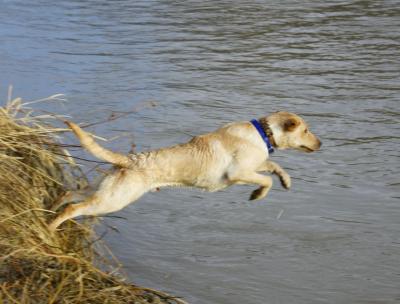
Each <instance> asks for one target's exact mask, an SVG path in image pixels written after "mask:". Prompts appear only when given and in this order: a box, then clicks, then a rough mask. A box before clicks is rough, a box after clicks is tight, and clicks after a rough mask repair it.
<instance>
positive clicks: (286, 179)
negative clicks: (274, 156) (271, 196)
mask: <svg viewBox="0 0 400 304" xmlns="http://www.w3.org/2000/svg"><path fill="white" fill-rule="evenodd" d="M279 179H280V181H281V184H282V187H284V188H285V189H290V187H291V186H292V180H291V178H290V175H289V174H287V173H286V172H283V173H282V174H281V175H279Z"/></svg>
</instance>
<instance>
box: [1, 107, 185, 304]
mask: <svg viewBox="0 0 400 304" xmlns="http://www.w3.org/2000/svg"><path fill="white" fill-rule="evenodd" d="M51 118H52V117H51V116H49V115H42V116H33V115H32V112H31V111H30V110H29V109H26V108H24V104H23V103H22V101H21V100H20V99H15V100H13V101H9V102H8V103H7V105H6V106H4V107H0V265H1V266H0V303H113V304H115V303H137V304H147V303H161V304H182V303H184V302H183V301H182V300H180V299H178V298H175V297H172V296H169V295H167V294H165V293H163V292H160V291H156V290H152V289H149V288H143V287H139V286H136V285H133V284H130V283H127V282H125V280H124V278H123V277H122V276H121V275H120V274H118V268H119V267H120V265H119V263H118V262H117V261H116V260H115V259H114V258H113V257H112V253H111V251H110V250H109V249H108V248H107V246H106V245H105V244H103V243H102V242H101V241H100V240H99V238H98V237H96V235H95V232H94V231H93V228H92V226H93V224H94V220H86V221H85V222H84V223H81V222H80V223H78V222H74V221H68V222H67V223H65V224H63V228H62V230H60V231H58V232H56V233H54V234H51V233H50V232H49V231H48V229H47V223H48V222H49V221H50V220H51V219H52V218H53V217H54V215H55V212H54V211H51V210H52V208H54V207H55V206H56V204H57V199H58V198H59V197H60V196H61V195H62V194H63V193H65V191H66V190H67V189H76V188H79V187H82V185H85V184H86V183H87V181H86V178H85V176H84V174H83V173H82V172H81V170H80V168H79V166H77V164H76V163H75V162H74V160H73V158H71V157H70V154H69V153H68V150H67V148H68V147H67V146H65V145H63V144H62V143H61V142H62V141H61V137H62V134H63V133H64V132H65V131H66V130H65V129H62V128H56V127H53V126H52V125H51V124H50V123H49V122H50V121H51Z"/></svg>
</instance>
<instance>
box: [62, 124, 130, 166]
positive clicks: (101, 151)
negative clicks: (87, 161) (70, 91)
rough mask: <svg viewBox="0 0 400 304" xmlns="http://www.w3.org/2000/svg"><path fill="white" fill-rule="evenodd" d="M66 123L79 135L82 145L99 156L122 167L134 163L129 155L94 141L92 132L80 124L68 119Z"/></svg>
mask: <svg viewBox="0 0 400 304" xmlns="http://www.w3.org/2000/svg"><path fill="white" fill-rule="evenodd" d="M65 123H66V124H67V125H68V127H70V128H71V130H72V131H73V132H74V133H75V135H76V136H77V137H78V139H79V141H80V142H81V144H82V146H83V147H84V148H85V149H86V150H88V151H89V152H90V153H92V154H93V155H94V156H96V157H97V158H99V159H102V160H104V161H106V162H109V163H112V164H114V165H117V166H120V167H128V166H129V165H130V164H131V163H132V161H131V160H130V158H129V157H128V156H126V155H123V154H119V153H115V152H112V151H110V150H107V149H105V148H103V147H102V146H100V145H99V144H98V143H96V142H95V141H94V139H93V137H92V136H91V135H90V134H88V133H86V132H85V131H83V130H82V129H81V128H80V127H79V126H78V125H76V124H74V123H73V122H70V121H66V122H65Z"/></svg>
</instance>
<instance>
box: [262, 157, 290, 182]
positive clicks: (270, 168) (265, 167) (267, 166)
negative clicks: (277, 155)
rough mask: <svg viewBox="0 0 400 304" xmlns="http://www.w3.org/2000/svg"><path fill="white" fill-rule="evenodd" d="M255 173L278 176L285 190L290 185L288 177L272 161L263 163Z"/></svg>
mask: <svg viewBox="0 0 400 304" xmlns="http://www.w3.org/2000/svg"><path fill="white" fill-rule="evenodd" d="M257 171H267V172H270V173H273V174H276V175H278V177H279V179H280V181H281V184H282V186H283V187H284V188H286V189H289V188H290V186H291V184H292V182H291V179H290V175H289V174H288V173H287V172H286V171H285V170H284V169H283V168H282V167H281V166H279V165H278V164H277V163H275V162H273V161H270V160H267V161H265V162H264V163H263V164H262V165H261V166H260V167H259V168H258V170H257Z"/></svg>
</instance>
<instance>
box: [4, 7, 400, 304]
mask: <svg viewBox="0 0 400 304" xmlns="http://www.w3.org/2000/svg"><path fill="white" fill-rule="evenodd" d="M0 4H1V10H0V20H1V21H0V38H1V42H2V43H1V46H0V96H3V99H5V98H6V95H7V87H8V85H9V84H13V85H14V94H15V95H17V96H22V97H24V98H26V99H35V98H41V97H45V96H48V95H52V94H55V93H64V94H66V97H67V98H68V101H67V102H65V103H63V104H59V103H57V104H44V105H38V107H39V108H42V109H45V110H47V111H52V112H57V113H61V114H67V115H70V116H72V119H73V120H74V121H77V122H95V121H98V120H102V119H106V118H107V117H108V116H109V115H110V113H111V111H131V110H132V109H135V108H137V107H139V108H140V107H142V105H143V103H145V102H147V101H154V102H156V103H157V106H156V107H154V108H151V109H150V108H146V109H142V110H140V111H139V112H137V113H134V114H132V115H128V116H126V117H124V118H121V119H119V120H115V121H112V122H110V123H107V124H100V125H96V126H94V127H92V128H91V131H94V132H96V133H97V134H99V135H102V136H104V137H108V138H115V139H114V140H112V141H110V142H109V143H107V144H106V145H107V146H108V147H111V148H113V149H114V150H117V151H124V152H126V151H128V150H129V149H130V146H131V144H132V143H135V144H136V145H137V149H139V150H147V149H154V148H158V147H162V146H166V145H169V144H174V143H178V142H183V141H186V140H188V139H190V137H191V136H192V135H195V134H200V133H204V132H208V131H211V130H213V129H215V128H217V127H218V126H221V125H222V124H224V123H226V122H230V121H235V120H250V119H251V118H253V117H260V116H263V115H266V114H268V113H271V112H273V111H277V110H288V111H292V112H296V113H299V114H301V115H303V116H304V117H305V119H306V120H307V121H308V122H309V124H310V126H311V129H312V130H313V131H314V132H315V133H316V134H317V135H318V136H320V137H321V139H322V141H323V143H324V145H323V149H322V150H321V151H320V152H317V153H313V154H301V153H297V152H284V151H282V152H277V153H276V154H275V155H273V157H272V158H273V160H274V161H277V162H278V163H280V164H281V165H282V166H283V167H284V168H286V170H287V171H288V172H289V173H290V174H291V176H292V178H293V186H292V189H291V190H290V191H285V190H283V189H282V188H281V186H280V185H279V182H278V180H276V182H275V184H274V187H273V190H272V191H271V192H270V194H269V196H268V198H267V199H265V200H263V201H259V202H249V201H248V200H247V198H248V196H249V195H250V193H251V191H252V190H253V187H250V186H235V187H232V188H229V189H226V190H225V191H222V192H219V193H212V194H210V193H205V192H201V191H195V190H180V189H178V190H177V189H172V190H162V191H160V192H157V193H151V194H148V195H146V196H144V197H143V198H141V199H140V201H139V202H137V203H136V204H132V205H130V206H129V207H127V208H126V209H124V210H123V211H121V212H118V213H116V214H115V215H117V216H122V217H124V218H126V220H124V219H118V218H106V219H105V220H104V224H105V225H103V226H102V227H100V228H99V230H100V231H104V230H109V233H108V234H107V236H106V238H107V241H108V243H109V244H110V246H111V247H112V249H113V251H114V252H115V253H116V255H117V256H118V258H119V259H120V260H121V262H122V263H123V265H124V266H125V271H126V272H127V274H128V275H129V277H130V278H131V279H132V281H134V282H135V283H137V284H142V285H146V286H149V287H152V288H160V289H162V290H165V291H168V292H171V293H173V294H177V295H181V296H184V297H185V298H186V299H187V300H188V301H189V302H191V303H199V304H206V303H210V304H211V303H221V304H223V303H246V304H258V303H305V304H309V303H399V302H400V237H399V236H400V220H399V218H400V207H399V204H400V201H399V199H400V192H399V189H400V188H399V187H400V175H399V169H400V165H399V161H400V159H399V156H400V153H399V143H400V125H399V120H400V108H399V102H400V86H399V83H400V75H399V71H400V62H399V60H400V59H399V58H400V6H399V3H398V1H255V0H254V1H168V0H165V1H162V0H157V1H123V0H121V1H65V2H61V1H57V2H55V1H49V0H41V1H33V2H30V3H29V5H28V4H27V3H26V2H25V1H18V0H16V1H1V2H0ZM85 157H88V158H89V156H88V155H85ZM86 165H87V166H88V167H87V168H88V169H89V167H90V166H92V164H90V163H89V164H86ZM111 226H113V227H117V228H118V229H119V231H120V233H116V232H114V231H113V230H112V229H109V228H107V227H111Z"/></svg>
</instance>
